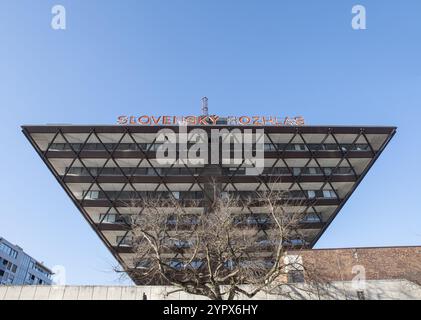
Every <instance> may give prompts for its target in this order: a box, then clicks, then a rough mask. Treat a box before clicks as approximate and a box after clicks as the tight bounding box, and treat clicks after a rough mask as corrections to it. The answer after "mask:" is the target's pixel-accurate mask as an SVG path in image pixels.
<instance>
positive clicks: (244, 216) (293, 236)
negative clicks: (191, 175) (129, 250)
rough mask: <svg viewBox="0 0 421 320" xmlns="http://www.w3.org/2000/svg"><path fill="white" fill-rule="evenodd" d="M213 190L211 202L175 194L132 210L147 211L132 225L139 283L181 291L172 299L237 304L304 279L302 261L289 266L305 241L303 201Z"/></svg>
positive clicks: (279, 194)
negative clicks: (182, 296) (296, 277)
mask: <svg viewBox="0 0 421 320" xmlns="http://www.w3.org/2000/svg"><path fill="white" fill-rule="evenodd" d="M211 186H212V187H211V188H208V189H209V190H211V191H210V192H208V199H207V200H195V199H178V198H177V196H174V194H172V193H168V194H166V195H162V196H158V197H157V196H156V195H155V196H144V197H143V198H142V199H141V200H139V199H132V200H130V201H129V202H128V203H127V206H130V207H137V208H141V212H140V213H139V214H138V215H134V216H133V218H132V219H131V221H130V227H131V233H130V236H129V237H130V243H131V245H132V247H133V251H134V260H133V264H134V266H133V268H131V269H130V270H129V271H128V272H129V273H130V276H131V277H132V278H134V279H136V281H137V282H138V283H143V284H150V283H154V284H163V285H164V284H165V285H172V286H175V290H174V291H173V292H175V291H184V292H187V293H190V294H195V295H202V296H206V297H208V298H210V299H212V300H222V299H228V300H232V299H234V298H235V296H236V295H237V294H243V295H245V296H247V297H249V298H252V297H254V296H255V295H256V294H257V293H259V292H260V291H267V292H270V291H271V290H272V289H273V287H277V288H278V287H279V286H282V285H284V284H287V277H288V275H291V274H294V272H298V273H299V272H303V270H304V266H303V265H302V263H300V261H298V260H294V259H291V258H289V259H287V258H286V257H287V250H288V249H289V248H290V247H291V246H293V245H296V244H297V243H298V244H300V243H302V244H304V241H305V239H304V235H303V234H302V233H301V231H300V230H301V229H300V223H301V222H302V219H303V216H304V214H305V213H304V211H305V210H304V209H305V206H304V205H303V204H302V203H301V202H300V201H297V200H291V199H290V198H289V195H288V193H286V192H283V191H276V190H268V191H262V192H249V193H248V194H247V195H244V194H239V193H235V192H221V191H220V188H219V186H218V184H217V183H212V184H211ZM203 202H205V204H204V203H203ZM198 208H205V209H204V211H203V212H198V210H197V209H198Z"/></svg>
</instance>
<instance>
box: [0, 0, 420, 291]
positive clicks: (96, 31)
mask: <svg viewBox="0 0 421 320" xmlns="http://www.w3.org/2000/svg"><path fill="white" fill-rule="evenodd" d="M358 3H361V4H364V5H365V6H366V8H367V27H368V29H367V30H364V31H354V30H353V29H352V28H351V18H352V15H351V8H352V6H353V5H355V4H358ZM55 4H62V5H64V6H65V7H66V9H67V30H65V31H54V30H52V29H51V27H50V22H51V17H52V15H51V7H52V6H53V5H55ZM420 17H421V1H419V0H413V1H409V0H406V1H380V0H378V1H372V0H359V1H356V0H355V1H348V0H341V1H337V0H331V1H327V0H321V1H310V0H307V1H297V0H291V1H281V0H273V1H269V0H263V1H255V0H253V1H252V0H250V1H249V0H230V1H222V0H148V1H146V0H145V1H139V0H125V1H117V0H104V1H95V0H90V1H86V0H72V1H70V0H60V1H59V0H54V1H41V0H39V1H33V0H27V1H23V0H8V1H6V0H1V1H0V39H1V44H0V108H1V116H2V119H1V121H2V124H1V126H0V132H1V137H2V139H1V150H2V151H1V153H2V154H1V157H0V167H1V168H2V183H1V184H0V195H1V200H2V201H1V203H2V206H1V209H0V236H3V237H5V238H7V239H8V240H9V241H11V242H13V243H17V244H19V245H20V246H22V247H23V248H24V249H25V250H26V251H27V252H29V253H30V254H32V255H33V256H35V257H36V258H38V259H40V260H43V261H45V263H46V264H47V265H49V266H53V265H63V266H65V267H66V271H67V280H68V283H71V284H119V282H118V280H117V279H118V276H116V275H115V274H113V272H112V271H111V269H112V266H113V265H114V264H115V263H116V262H115V261H114V260H113V258H112V256H111V254H109V252H108V251H107V249H106V248H105V247H104V245H103V244H102V243H101V241H100V240H99V238H98V237H97V236H96V235H95V234H94V232H93V231H92V230H91V228H90V227H89V225H88V224H87V223H86V221H85V220H84V219H83V217H82V216H81V214H80V213H79V212H78V210H77V209H76V208H75V207H74V205H73V204H72V203H71V201H70V199H69V198H68V197H67V196H66V194H65V193H64V191H63V190H62V189H61V188H60V187H59V185H58V183H57V182H56V181H55V179H54V178H53V176H52V175H51V174H50V172H49V171H48V169H47V168H46V166H45V165H44V163H43V162H42V161H41V159H40V158H39V157H38V156H37V155H36V153H35V151H34V150H33V149H32V147H31V146H30V145H29V143H28V142H27V140H26V139H25V138H24V136H23V135H22V133H21V132H20V125H22V124H45V123H74V124H114V123H115V120H116V117H117V116H118V115H120V114H143V113H148V114H150V113H154V114H192V113H193V114H194V113H197V112H199V110H200V98H201V97H202V96H204V95H207V96H208V97H209V106H210V110H211V112H212V113H215V114H220V115H224V114H225V115H227V114H230V115H235V114H256V113H257V114H267V115H270V114H279V115H285V114H287V115H297V114H300V115H303V116H304V117H305V118H306V120H307V123H308V124H312V125H323V124H342V125H354V124H355V125H395V126H397V127H398V133H397V135H396V136H395V138H394V139H393V141H392V142H391V143H390V145H389V146H388V148H387V149H386V150H385V152H384V153H383V154H382V156H381V157H380V159H379V160H378V162H377V163H376V164H375V165H374V167H373V168H372V170H371V171H370V172H369V174H368V175H367V176H366V178H365V179H364V181H363V182H362V183H361V185H360V186H359V188H358V189H357V191H356V192H355V193H354V194H353V196H352V197H351V199H350V200H349V201H348V203H347V204H346V205H345V207H344V208H343V209H342V211H341V212H340V214H339V215H338V216H337V218H336V219H335V221H334V222H333V223H332V224H331V226H330V228H329V229H328V230H327V232H326V233H325V234H324V235H323V237H322V238H321V239H320V241H319V242H318V244H317V247H319V248H322V247H353V246H389V245H417V244H421V209H420V205H419V203H418V202H419V199H420V192H421V188H420V184H419V181H420V180H421V170H420V163H421V159H420V156H421V148H420V147H421V144H420V138H421V133H420V132H421V129H420V120H421V111H420V110H421V59H420V57H421V41H420V40H421V18H420ZM126 283H128V281H126Z"/></svg>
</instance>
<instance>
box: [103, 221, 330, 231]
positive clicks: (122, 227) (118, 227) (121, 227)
mask: <svg viewBox="0 0 421 320" xmlns="http://www.w3.org/2000/svg"><path fill="white" fill-rule="evenodd" d="M95 225H96V227H97V228H98V229H99V230H101V231H128V230H131V228H132V227H131V226H130V225H128V224H124V223H96V224H95ZM324 225H325V223H323V222H301V223H299V225H298V226H299V229H310V230H312V229H316V230H320V229H321V228H323V226H324ZM177 228H178V229H180V226H178V227H177ZM185 229H187V227H186V228H185ZM168 230H172V229H171V227H170V226H169V227H168Z"/></svg>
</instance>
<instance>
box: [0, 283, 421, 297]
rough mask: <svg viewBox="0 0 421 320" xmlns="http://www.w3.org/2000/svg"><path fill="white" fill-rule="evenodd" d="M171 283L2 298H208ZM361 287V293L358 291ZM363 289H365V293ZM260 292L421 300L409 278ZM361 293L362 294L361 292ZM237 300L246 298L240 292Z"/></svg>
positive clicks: (26, 290) (11, 292)
mask: <svg viewBox="0 0 421 320" xmlns="http://www.w3.org/2000/svg"><path fill="white" fill-rule="evenodd" d="M174 289H175V288H174V287H170V286H138V287H135V286H0V300H142V299H143V296H144V294H145V295H146V297H147V299H148V300H206V298H205V297H202V296H195V295H190V294H187V293H185V292H176V293H172V294H170V295H168V293H169V292H171V291H173V290H174ZM358 291H359V294H358ZM361 292H362V293H361ZM273 293H274V294H268V293H265V292H260V293H259V294H257V295H256V296H255V297H254V299H258V300H286V299H298V300H308V299H310V300H318V299H321V300H332V299H340V300H345V299H349V300H355V299H359V298H362V296H363V297H364V298H365V299H367V300H389V299H393V300H404V299H409V300H421V286H419V285H417V284H415V283H413V282H410V281H408V280H369V281H365V284H364V286H362V287H359V288H356V287H355V283H352V282H350V281H342V282H333V283H331V284H329V285H324V286H321V287H318V288H315V287H310V286H309V285H306V284H297V285H294V286H288V287H286V286H283V287H282V291H281V292H278V294H276V292H273ZM358 295H359V296H358ZM236 299H237V300H243V299H244V300H245V299H246V297H244V296H241V295H239V296H237V297H236Z"/></svg>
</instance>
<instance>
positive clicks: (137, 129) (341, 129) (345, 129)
mask: <svg viewBox="0 0 421 320" xmlns="http://www.w3.org/2000/svg"><path fill="white" fill-rule="evenodd" d="M227 128H228V129H240V130H241V131H243V130H247V129H253V130H255V129H264V130H265V132H266V133H314V134H317V133H318V134H322V133H329V132H331V133H334V134H335V133H337V134H357V133H360V132H361V131H363V132H364V133H366V134H392V133H393V132H394V131H395V130H396V127H389V126H386V127H383V126H381V127H377V126H363V127H361V126H302V127H293V126H289V127H288V126H285V127H276V126H213V125H212V126H188V127H187V130H188V131H189V130H193V129H203V130H205V131H209V132H210V130H211V129H227ZM22 129H24V130H27V132H29V133H56V132H57V131H58V130H61V132H63V133H88V132H90V131H92V130H95V132H96V133H125V132H127V131H128V132H130V133H155V132H158V131H159V130H161V129H171V130H173V131H174V132H178V130H179V127H178V126H117V125H109V126H89V125H86V126H81V125H60V126H54V125H51V126H50V125H42V126H36V125H35V126H30V125H28V126H22Z"/></svg>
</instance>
